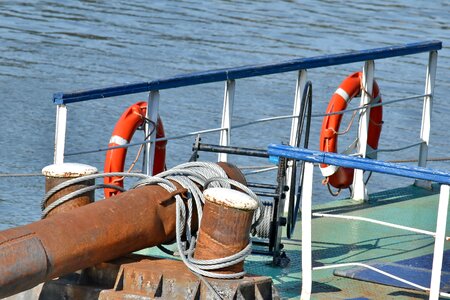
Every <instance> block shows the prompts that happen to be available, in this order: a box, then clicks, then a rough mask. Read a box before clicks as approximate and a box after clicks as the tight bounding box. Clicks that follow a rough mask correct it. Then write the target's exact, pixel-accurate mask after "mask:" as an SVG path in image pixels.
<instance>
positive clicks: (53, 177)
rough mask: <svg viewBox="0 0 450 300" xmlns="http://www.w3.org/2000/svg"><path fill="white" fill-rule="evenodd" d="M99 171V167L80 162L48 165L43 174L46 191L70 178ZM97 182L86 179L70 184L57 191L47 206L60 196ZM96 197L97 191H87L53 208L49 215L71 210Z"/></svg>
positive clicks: (92, 200)
mask: <svg viewBox="0 0 450 300" xmlns="http://www.w3.org/2000/svg"><path fill="white" fill-rule="evenodd" d="M95 173H97V168H95V167H92V166H89V165H85V164H78V163H63V164H53V165H49V166H46V167H45V168H43V169H42V174H43V175H45V192H46V193H47V192H48V191H49V190H51V189H52V188H53V187H55V186H57V185H58V184H60V183H63V182H65V181H67V180H69V179H73V178H77V177H81V176H85V175H91V174H95ZM94 184H95V179H91V180H86V181H83V182H80V183H77V184H74V185H70V186H68V187H66V188H64V189H62V190H60V191H58V192H57V193H55V194H53V196H51V197H50V198H49V199H48V200H47V202H46V203H45V207H47V206H49V205H50V204H52V203H53V202H54V201H56V200H58V199H59V198H61V197H63V196H65V195H67V194H69V193H71V192H74V191H77V190H79V189H81V188H84V187H87V186H91V185H94ZM94 198H95V191H90V192H86V193H84V194H82V195H80V196H78V197H75V198H73V199H71V200H69V201H67V202H65V203H64V204H62V205H59V206H58V207H56V208H54V209H52V210H51V211H50V212H49V213H48V215H47V217H49V216H51V215H54V214H57V213H61V212H64V211H69V210H71V209H74V208H77V207H80V206H83V205H86V204H89V203H91V202H94V200H95V199H94Z"/></svg>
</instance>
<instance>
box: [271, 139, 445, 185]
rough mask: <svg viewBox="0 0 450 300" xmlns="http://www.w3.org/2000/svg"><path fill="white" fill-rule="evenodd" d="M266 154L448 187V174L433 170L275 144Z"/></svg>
mask: <svg viewBox="0 0 450 300" xmlns="http://www.w3.org/2000/svg"><path fill="white" fill-rule="evenodd" d="M268 153H269V155H270V156H275V157H280V156H281V157H286V158H292V159H297V160H303V161H307V162H312V163H320V164H327V165H333V166H340V167H346V168H353V169H361V170H365V171H373V172H378V173H383V174H390V175H396V176H402V177H409V178H414V179H422V180H429V181H433V182H437V183H443V184H449V185H450V173H449V172H444V171H439V170H434V169H428V168H421V167H414V166H407V165H402V164H396V163H388V162H384V161H378V160H373V159H368V158H362V157H355V156H347V155H343V154H337V153H329V152H321V151H316V150H308V149H301V148H295V147H291V146H286V145H275V144H273V145H269V149H268Z"/></svg>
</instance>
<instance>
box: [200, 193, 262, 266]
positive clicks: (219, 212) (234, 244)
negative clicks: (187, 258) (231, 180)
mask: <svg viewBox="0 0 450 300" xmlns="http://www.w3.org/2000/svg"><path fill="white" fill-rule="evenodd" d="M203 195H204V196H205V200H206V202H205V206H204V207H203V217H202V221H201V224H200V229H199V233H198V240H197V246H196V249H195V254H194V257H195V258H196V259H202V260H210V259H217V258H223V257H227V256H230V255H233V254H236V253H238V252H239V251H241V250H242V249H244V248H245V247H246V246H247V245H248V243H249V241H250V228H251V225H252V220H253V213H254V211H255V210H256V208H257V207H258V202H257V201H256V200H255V199H253V198H251V197H250V196H249V195H247V194H245V193H242V192H239V191H236V190H231V189H226V188H209V189H207V190H205V191H204V192H203ZM243 270H244V262H243V261H242V262H240V263H238V264H236V265H232V266H229V267H226V268H222V269H219V270H215V271H214V272H216V273H221V274H231V273H239V272H242V271H243Z"/></svg>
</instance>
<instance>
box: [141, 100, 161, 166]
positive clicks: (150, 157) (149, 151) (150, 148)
mask: <svg viewBox="0 0 450 300" xmlns="http://www.w3.org/2000/svg"><path fill="white" fill-rule="evenodd" d="M158 113H159V91H151V92H150V93H149V95H148V104H147V113H146V117H147V120H150V121H151V124H149V122H145V126H144V132H145V136H148V135H149V134H150V132H152V134H151V135H150V137H149V139H150V143H146V144H145V156H144V158H145V159H144V170H145V173H146V174H147V175H153V164H154V159H155V139H156V128H151V126H153V125H152V124H154V126H157V123H158ZM153 129H154V130H153ZM152 130H153V131H152Z"/></svg>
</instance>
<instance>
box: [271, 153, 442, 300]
mask: <svg viewBox="0 0 450 300" xmlns="http://www.w3.org/2000/svg"><path fill="white" fill-rule="evenodd" d="M268 153H269V155H271V156H273V157H285V158H291V159H297V160H302V161H306V162H307V163H306V164H305V174H304V177H303V183H302V200H301V202H302V208H301V213H302V218H301V220H302V253H301V255H302V291H301V299H305V300H306V299H310V297H311V293H312V282H313V278H312V271H314V270H323V269H332V268H341V267H349V266H358V267H364V268H367V269H370V270H372V271H374V272H377V273H379V274H382V275H384V276H388V277H390V278H393V279H395V280H398V281H401V282H403V283H406V284H408V285H410V286H413V287H415V288H419V289H421V290H424V291H427V292H429V295H430V296H429V299H431V300H437V299H439V296H444V297H447V298H450V294H449V293H445V292H441V291H440V282H441V272H442V263H443V258H444V244H445V241H446V240H449V238H448V237H446V228H447V214H448V205H449V198H450V186H449V183H450V173H448V172H443V171H437V170H432V169H426V168H421V167H410V166H405V165H400V164H393V163H386V162H382V161H375V160H371V159H367V158H360V157H351V156H346V155H342V154H336V153H327V152H320V151H312V150H307V149H300V148H295V147H291V146H285V145H269V149H268ZM314 163H325V164H331V165H335V166H341V167H348V168H356V169H362V170H367V171H375V172H378V173H383V174H390V175H397V176H403V177H411V178H416V179H422V180H427V181H435V182H438V183H441V184H442V185H441V188H440V195H439V203H438V208H437V219H436V231H435V232H424V231H423V230H420V229H418V228H412V227H407V226H402V225H399V224H394V223H388V222H384V221H378V220H374V219H370V218H363V217H359V216H350V215H334V214H321V213H313V211H312V191H313V173H314V172H313V167H314ZM312 216H316V217H328V218H340V219H347V220H358V221H362V222H371V223H375V224H379V225H384V226H388V227H393V228H398V229H403V230H407V231H410V232H415V233H419V231H421V232H420V233H422V234H428V235H432V236H434V238H435V243H434V250H433V264H432V269H431V280H430V282H431V284H430V286H429V287H428V286H422V285H418V284H416V283H414V282H413V281H409V280H407V279H404V278H400V277H398V276H395V275H393V274H390V273H388V272H385V271H383V270H380V269H377V268H375V267H373V266H371V265H369V264H367V263H361V262H350V263H341V264H331V265H325V266H319V267H313V264H312V262H313V259H312V241H313V240H312Z"/></svg>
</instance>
